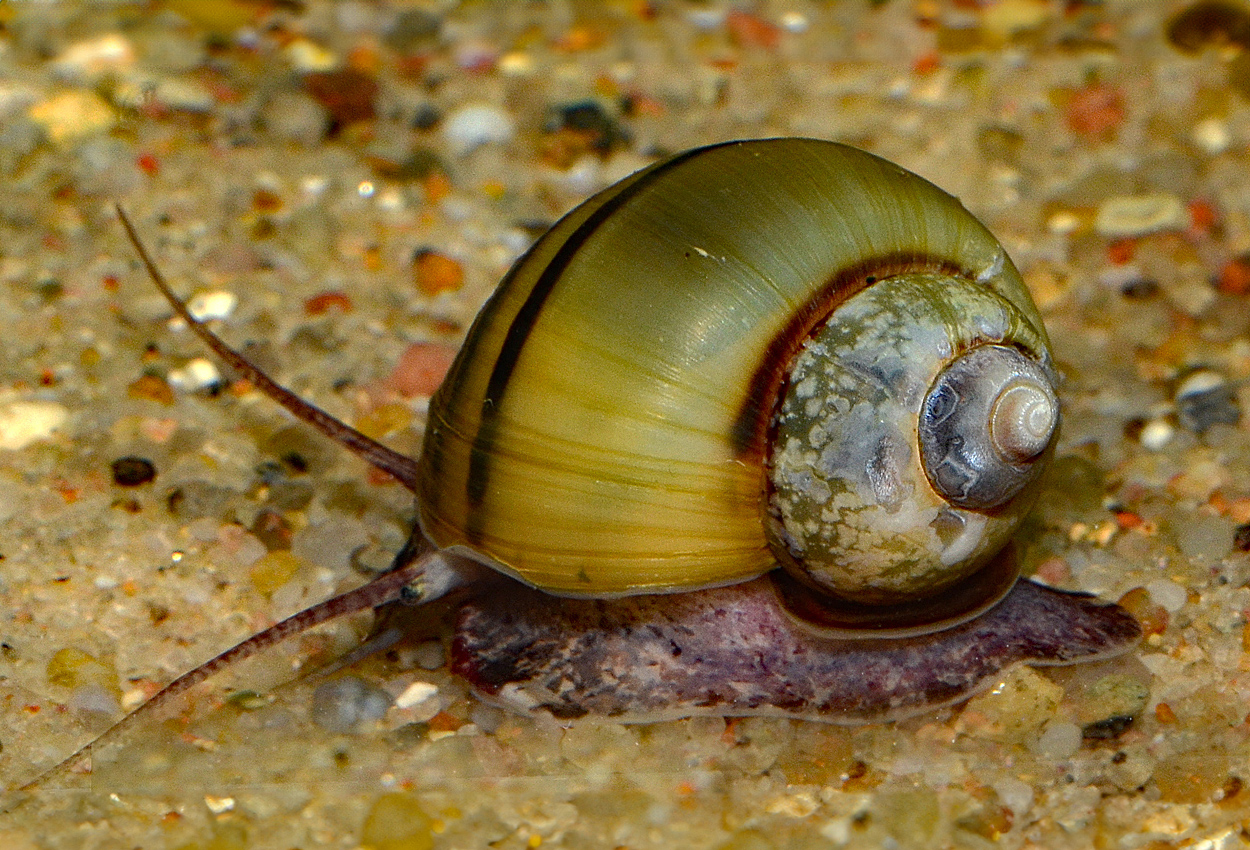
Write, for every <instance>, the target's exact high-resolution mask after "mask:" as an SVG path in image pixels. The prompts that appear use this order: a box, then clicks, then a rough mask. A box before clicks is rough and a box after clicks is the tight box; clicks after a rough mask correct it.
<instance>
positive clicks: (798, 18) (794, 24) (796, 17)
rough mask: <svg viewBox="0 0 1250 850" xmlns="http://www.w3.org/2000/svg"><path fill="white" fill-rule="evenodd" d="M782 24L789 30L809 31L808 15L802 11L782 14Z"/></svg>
mask: <svg viewBox="0 0 1250 850" xmlns="http://www.w3.org/2000/svg"><path fill="white" fill-rule="evenodd" d="M781 26H782V27H783V28H784V29H785V30H786V31H787V32H807V27H808V20H807V16H806V15H804V14H803V13H802V12H786V13H785V14H783V15H782V16H781Z"/></svg>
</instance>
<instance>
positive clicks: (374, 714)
mask: <svg viewBox="0 0 1250 850" xmlns="http://www.w3.org/2000/svg"><path fill="white" fill-rule="evenodd" d="M390 707H391V695H390V694H388V693H387V692H386V691H384V690H382V689H381V688H379V687H378V686H377V685H373V684H370V683H369V682H366V681H364V680H363V679H358V678H356V677H355V676H344V677H342V678H339V679H332V680H331V681H329V682H325V683H324V684H321V685H318V686H317V690H316V691H314V692H313V703H312V719H313V722H314V723H316V724H317V725H318V726H320V727H321V728H322V729H325V730H326V731H327V732H350V731H352V730H353V729H355V728H356V726H358V725H359V724H361V723H364V722H367V721H370V720H380V719H381V718H382V717H383V716H384V715H385V714H386V710H387V709H388V708H390Z"/></svg>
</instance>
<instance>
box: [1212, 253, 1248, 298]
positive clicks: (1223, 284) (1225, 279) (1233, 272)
mask: <svg viewBox="0 0 1250 850" xmlns="http://www.w3.org/2000/svg"><path fill="white" fill-rule="evenodd" d="M1219 287H1220V292H1227V293H1228V294H1229V295H1247V294H1250V254H1243V255H1242V256H1240V257H1234V258H1233V259H1231V260H1229V261H1228V262H1227V263H1225V264H1224V268H1222V269H1220V284H1219Z"/></svg>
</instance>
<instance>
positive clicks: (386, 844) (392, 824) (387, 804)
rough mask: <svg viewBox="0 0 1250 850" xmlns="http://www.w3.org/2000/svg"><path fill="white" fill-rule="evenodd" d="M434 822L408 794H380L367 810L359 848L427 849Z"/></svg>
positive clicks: (432, 835)
mask: <svg viewBox="0 0 1250 850" xmlns="http://www.w3.org/2000/svg"><path fill="white" fill-rule="evenodd" d="M433 830H434V820H433V819H432V818H431V817H430V816H429V815H428V814H426V812H425V809H423V808H422V807H421V804H420V803H418V802H417V800H416V798H414V797H413V796H412V795H411V794H401V793H393V794H383V795H382V796H381V797H379V798H378V799H377V801H376V802H375V803H374V804H373V806H372V808H370V809H369V814H367V815H366V816H365V823H364V826H363V827H361V830H360V845H361V846H362V847H369V848H372V850H430V848H432V847H433V846H434V831H433Z"/></svg>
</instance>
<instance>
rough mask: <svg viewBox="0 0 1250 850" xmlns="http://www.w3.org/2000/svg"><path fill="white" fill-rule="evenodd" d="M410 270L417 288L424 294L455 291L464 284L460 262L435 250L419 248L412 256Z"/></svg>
mask: <svg viewBox="0 0 1250 850" xmlns="http://www.w3.org/2000/svg"><path fill="white" fill-rule="evenodd" d="M412 270H413V274H414V275H415V277H416V281H417V289H419V290H421V291H422V292H423V293H425V294H426V295H438V294H439V293H440V292H455V291H456V290H457V289H459V288H460V287H462V286H464V269H462V268H460V264H459V263H457V262H456V261H455V260H453V259H452V258H451V257H448V256H446V255H444V254H440V253H438V252H437V251H430V250H427V249H424V248H423V249H421V250H420V251H418V252H417V254H416V256H415V257H413V258H412Z"/></svg>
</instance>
